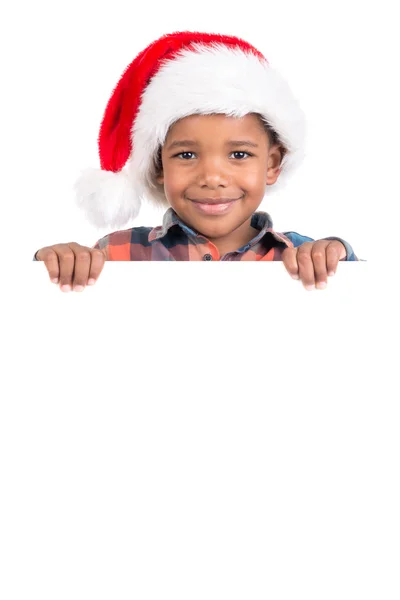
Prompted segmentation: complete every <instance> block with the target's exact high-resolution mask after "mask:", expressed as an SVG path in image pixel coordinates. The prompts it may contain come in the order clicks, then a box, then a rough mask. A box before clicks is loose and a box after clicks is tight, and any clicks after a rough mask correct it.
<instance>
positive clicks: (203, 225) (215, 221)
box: [191, 215, 246, 239]
mask: <svg viewBox="0 0 400 600" xmlns="http://www.w3.org/2000/svg"><path fill="white" fill-rule="evenodd" d="M245 220H246V219H238V218H237V217H236V218H234V217H233V218H232V217H231V216H230V215H226V216H222V215H221V216H218V217H215V216H213V217H210V216H206V217H203V216H200V217H195V218H192V219H191V224H192V228H193V229H195V230H196V231H197V232H198V233H200V234H202V235H204V236H205V237H207V238H209V239H212V238H223V237H226V236H228V235H230V234H231V233H233V232H234V231H235V230H236V229H237V228H238V227H240V226H241V225H242V224H243V222H244V221H245Z"/></svg>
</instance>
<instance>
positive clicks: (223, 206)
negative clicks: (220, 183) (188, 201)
mask: <svg viewBox="0 0 400 600" xmlns="http://www.w3.org/2000/svg"><path fill="white" fill-rule="evenodd" d="M240 199H241V198H204V199H202V200H197V199H196V200H192V202H193V204H194V206H195V207H196V209H197V210H199V211H200V212H202V213H203V214H206V215H221V214H225V213H227V212H229V211H230V210H232V208H233V207H234V205H235V204H236V202H238V201H239V200H240Z"/></svg>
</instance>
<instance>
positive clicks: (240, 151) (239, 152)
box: [232, 150, 252, 159]
mask: <svg viewBox="0 0 400 600" xmlns="http://www.w3.org/2000/svg"><path fill="white" fill-rule="evenodd" d="M232 154H240V155H242V156H235V158H239V159H241V158H243V154H247V156H252V154H249V153H248V152H244V151H242V150H236V151H235V152H232Z"/></svg>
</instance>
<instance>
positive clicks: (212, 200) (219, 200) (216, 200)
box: [189, 196, 243, 206]
mask: <svg viewBox="0 0 400 600" xmlns="http://www.w3.org/2000/svg"><path fill="white" fill-rule="evenodd" d="M241 198H243V196H240V198H204V199H203V200H198V199H192V198H189V200H191V202H196V203H197V204H207V205H211V206H215V205H220V204H229V203H230V202H236V201H237V200H240V199H241Z"/></svg>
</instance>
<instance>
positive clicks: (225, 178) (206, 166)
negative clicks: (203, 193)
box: [197, 160, 230, 188]
mask: <svg viewBox="0 0 400 600" xmlns="http://www.w3.org/2000/svg"><path fill="white" fill-rule="evenodd" d="M229 183H230V176H229V174H228V172H227V169H226V168H224V167H223V165H221V162H220V161H217V160H209V161H204V162H203V163H202V164H200V165H199V171H198V175H197V184H198V185H199V186H207V187H210V188H213V187H218V186H220V185H223V186H228V185H229Z"/></svg>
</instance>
